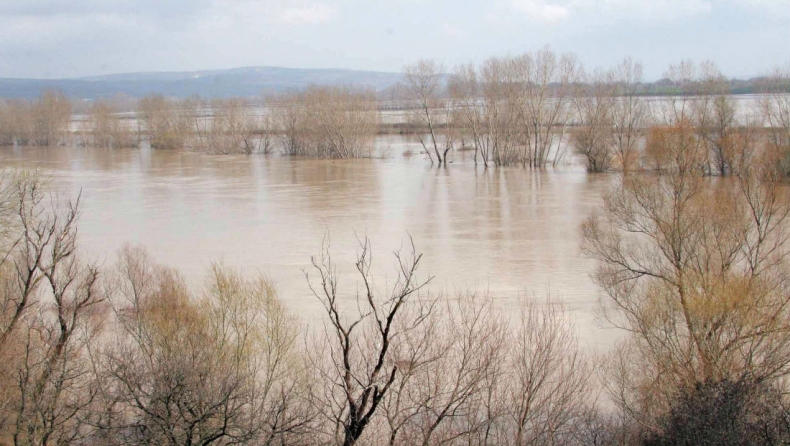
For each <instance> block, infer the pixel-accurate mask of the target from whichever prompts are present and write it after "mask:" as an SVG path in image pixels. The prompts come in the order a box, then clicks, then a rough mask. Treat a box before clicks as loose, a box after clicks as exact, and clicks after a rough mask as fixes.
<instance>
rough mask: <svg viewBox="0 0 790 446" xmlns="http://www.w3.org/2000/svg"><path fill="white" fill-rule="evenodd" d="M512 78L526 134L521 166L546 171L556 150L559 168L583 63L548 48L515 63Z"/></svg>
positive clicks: (521, 58)
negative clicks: (571, 98) (571, 105)
mask: <svg viewBox="0 0 790 446" xmlns="http://www.w3.org/2000/svg"><path fill="white" fill-rule="evenodd" d="M509 65H510V76H511V79H512V82H513V83H514V86H515V87H516V88H515V91H514V94H515V95H516V96H515V97H516V98H517V103H518V106H519V109H518V111H519V115H518V118H519V121H520V123H521V130H522V131H523V132H524V143H525V145H524V150H523V153H522V156H521V163H522V164H524V165H525V166H526V165H529V166H530V167H545V166H546V165H547V164H548V162H549V157H550V156H551V154H552V148H554V147H555V146H556V148H554V150H553V154H554V158H553V160H552V164H553V165H554V166H556V165H557V164H558V163H559V162H560V160H561V159H562V155H563V137H564V135H565V130H566V128H567V125H568V120H569V117H570V113H571V109H570V107H569V104H568V101H569V99H570V96H571V95H572V94H573V83H574V82H575V81H576V77H577V75H578V70H579V62H578V61H577V59H576V57H575V56H573V55H572V54H563V55H560V56H558V55H557V54H556V53H554V52H553V51H551V50H550V49H548V48H546V49H544V50H541V51H539V52H536V53H534V54H530V53H528V54H524V55H522V56H520V57H517V58H515V59H512V60H511V61H510V63H509Z"/></svg>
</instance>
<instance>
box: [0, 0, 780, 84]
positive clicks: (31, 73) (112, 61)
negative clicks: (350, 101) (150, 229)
mask: <svg viewBox="0 0 790 446" xmlns="http://www.w3.org/2000/svg"><path fill="white" fill-rule="evenodd" d="M783 11H789V12H786V14H790V0H750V1H747V0H721V1H718V0H717V1H714V0H493V1H487V2H482V1H481V2H457V1H455V0H390V1H388V2H370V1H363V0H191V1H186V0H158V1H157V0H68V1H66V0H3V1H2V2H0V77H76V76H82V75H91V74H105V73H112V72H125V71H159V70H193V69H207V68H228V67H233V66H250V65H276V66H293V67H344V68H358V69H373V70H376V69H378V70H389V71H395V70H399V69H400V67H401V66H402V65H403V64H404V63H406V62H409V61H412V60H414V59H416V58H420V57H429V58H436V59H439V60H441V61H442V62H444V63H445V64H446V65H448V66H453V65H454V64H457V63H465V62H470V61H480V60H482V59H484V58H486V57H488V56H494V55H501V54H513V53H518V52H522V51H528V50H534V49H537V48H540V47H542V46H543V45H545V44H549V45H551V46H552V47H554V48H555V49H557V50H560V51H574V52H577V53H578V54H579V55H580V57H581V58H582V60H583V61H584V62H585V63H586V64H588V65H607V64H611V63H614V62H615V61H616V60H618V59H620V58H622V57H624V56H627V55H631V56H634V57H636V58H639V59H642V60H643V61H644V62H645V65H646V68H647V73H646V74H647V75H648V76H650V77H653V78H655V77H658V76H660V74H661V72H662V71H663V70H664V68H666V65H667V64H668V63H671V62H676V61H678V60H680V59H681V58H685V57H691V58H694V59H698V60H701V59H705V58H713V59H714V60H716V61H717V62H718V63H719V65H720V66H721V67H722V68H723V69H724V70H726V71H727V72H728V73H730V74H734V75H745V74H759V73H762V72H765V71H767V70H768V69H769V68H770V67H771V66H773V65H775V64H778V63H783V62H786V61H788V60H790V50H789V49H788V47H787V46H786V45H780V44H779V43H780V42H781V41H783V40H786V38H787V35H790V24H788V23H790V22H789V21H788V20H786V18H787V17H790V15H787V16H782V14H783ZM782 36H784V37H782ZM754 48H760V51H754Z"/></svg>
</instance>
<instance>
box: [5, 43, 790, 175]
mask: <svg viewBox="0 0 790 446" xmlns="http://www.w3.org/2000/svg"><path fill="white" fill-rule="evenodd" d="M663 82H664V83H666V84H667V89H668V90H667V91H672V92H675V93H676V94H668V95H665V96H662V98H661V99H660V100H657V101H651V100H649V98H647V97H645V96H644V88H645V85H646V84H645V82H644V80H643V75H642V65H641V64H640V63H639V62H636V61H634V60H633V59H625V60H623V61H622V62H621V63H619V64H618V65H617V66H616V67H614V68H612V69H609V70H600V69H599V70H593V71H586V70H585V69H584V67H583V66H582V65H581V63H580V62H579V61H578V59H577V57H576V56H575V55H573V54H557V53H555V52H553V51H551V50H549V49H544V50H541V51H537V52H533V53H526V54H523V55H520V56H514V57H498V58H491V59H489V60H487V61H485V62H483V63H481V64H478V65H475V64H468V65H462V66H459V67H457V68H456V69H455V70H453V71H452V72H447V70H446V69H445V68H444V67H443V66H442V65H441V64H438V63H436V62H435V61H429V60H421V61H418V62H416V63H414V64H411V65H407V66H406V67H404V76H403V82H402V84H401V85H400V86H399V87H398V88H396V89H395V90H397V91H398V93H397V97H398V98H399V99H400V101H401V103H402V105H404V106H405V114H404V116H403V122H398V123H394V124H392V123H391V124H387V125H386V126H384V125H382V124H381V116H380V115H381V113H380V111H379V109H380V108H382V104H381V103H380V101H379V98H377V96H376V93H375V92H373V91H369V90H365V89H361V88H356V87H353V86H313V87H309V88H308V89H306V90H304V91H294V92H286V93H282V94H279V95H275V96H269V97H266V98H263V99H262V103H263V106H262V107H261V106H260V101H258V102H259V103H256V104H253V103H252V102H251V101H250V100H249V99H243V98H231V99H216V100H205V99H202V98H199V97H193V98H188V99H185V100H175V99H170V98H165V97H162V96H159V95H150V96H147V97H145V98H142V99H140V100H139V101H138V102H137V104H136V107H135V110H133V111H134V112H135V113H126V114H122V113H120V112H121V111H122V108H121V106H120V105H119V104H117V103H116V102H117V101H113V100H98V101H95V102H92V103H89V104H81V105H82V107H81V108H83V109H84V110H83V111H82V112H81V113H80V114H79V115H78V117H79V118H80V119H77V120H75V121H76V122H72V121H71V119H70V117H71V116H72V115H71V112H72V109H73V106H72V104H70V102H69V101H68V99H67V98H65V97H64V96H63V95H62V94H60V93H57V92H45V93H44V94H42V96H41V97H40V98H39V99H37V100H35V101H22V100H11V101H2V102H0V144H2V145H13V144H18V145H59V144H71V143H76V144H80V145H86V146H96V147H137V146H138V145H139V144H140V142H141V141H143V140H146V141H148V142H149V143H150V144H151V146H152V147H154V148H161V149H189V150H196V151H204V152H209V153H218V154H226V153H244V154H252V153H271V152H273V151H275V150H278V151H279V152H281V153H283V154H285V155H289V156H300V157H320V158H358V157H367V156H370V155H371V152H372V149H373V144H374V138H375V136H376V135H377V134H379V133H382V132H386V131H392V130H397V131H400V132H401V133H406V134H409V135H411V137H413V138H414V139H415V140H416V141H417V142H419V143H420V145H421V146H422V153H423V154H424V156H425V157H426V158H427V159H428V160H430V162H431V163H437V164H440V165H443V164H445V163H446V162H447V160H448V157H450V156H452V155H453V153H454V152H456V151H459V150H468V151H470V152H472V156H473V158H474V161H475V163H478V162H479V163H481V164H483V165H484V166H512V165H521V166H526V167H533V168H542V167H546V166H549V165H551V166H557V165H559V164H561V163H563V162H564V161H565V160H567V159H568V158H569V157H570V156H574V155H578V156H579V157H580V158H581V159H582V160H583V162H584V164H585V166H586V167H587V169H588V171H590V172H605V171H608V170H610V169H618V170H622V171H628V170H635V169H636V170H643V169H649V168H651V166H648V165H647V158H645V157H644V154H645V152H646V151H647V150H650V148H651V147H653V146H655V145H657V144H658V145H660V144H661V143H660V140H661V139H662V138H663V137H664V135H665V134H667V133H672V132H676V131H677V130H678V128H677V127H678V126H691V127H693V128H694V133H695V134H694V139H696V140H697V141H698V143H699V144H702V145H705V146H706V148H707V151H708V153H707V155H706V159H705V160H704V162H702V164H701V165H700V166H699V168H700V169H703V170H704V171H705V172H706V173H707V174H708V175H729V174H731V173H732V172H731V171H732V168H733V167H732V165H733V163H734V162H735V158H737V157H738V156H741V155H742V152H745V151H749V152H752V151H757V152H763V151H774V152H778V153H780V154H782V157H783V158H788V159H790V142H789V141H790V118H788V116H790V95H789V94H790V72H788V71H787V70H784V71H783V70H779V69H777V70H775V71H774V72H773V73H771V74H770V75H768V76H765V77H763V78H761V79H760V80H759V88H758V91H759V92H760V93H761V94H760V95H759V96H757V97H756V98H755V99H754V101H755V107H753V109H748V110H747V109H745V108H744V107H743V106H739V102H738V101H737V99H736V98H734V97H733V96H732V95H731V94H730V93H731V81H730V80H728V79H727V78H726V77H725V76H724V75H722V73H721V72H720V71H719V70H718V69H717V68H716V67H715V65H714V64H712V63H710V62H705V63H702V64H700V65H696V64H694V63H692V62H690V61H685V62H682V63H680V64H678V65H675V66H671V67H670V68H669V70H668V71H667V73H666V74H665V79H664V81H663ZM670 87H671V88H670ZM393 94H394V93H393ZM782 163H783V168H784V169H785V170H786V171H787V172H788V173H790V161H788V160H783V161H782Z"/></svg>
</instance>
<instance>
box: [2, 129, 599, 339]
mask: <svg viewBox="0 0 790 446" xmlns="http://www.w3.org/2000/svg"><path fill="white" fill-rule="evenodd" d="M379 146H380V149H381V150H380V151H381V152H382V153H385V154H387V155H388V156H386V157H384V158H382V159H361V160H348V161H331V160H306V159H289V158H284V157H279V156H243V155H239V156H230V155H222V156H213V155H204V154H195V153H186V152H174V151H152V150H148V149H135V150H103V149H92V148H66V147H56V148H24V149H20V148H4V149H2V151H0V164H1V165H2V166H4V167H25V168H38V169H40V170H41V171H43V172H44V173H45V174H46V175H47V176H48V177H49V178H50V179H51V187H52V188H53V189H54V190H55V191H57V192H58V193H59V194H61V195H63V196H66V195H75V194H77V193H78V192H79V191H82V196H83V199H84V206H83V214H82V218H81V226H80V231H81V232H80V235H81V247H82V249H83V250H84V251H85V252H86V254H87V255H89V256H91V257H94V258H97V259H99V261H101V262H104V263H105V264H106V265H108V266H109V265H111V264H112V263H113V262H114V261H115V258H116V253H117V250H118V249H119V248H120V247H121V246H122V245H123V244H125V243H132V244H141V245H144V246H145V247H147V248H148V250H149V251H150V253H151V254H152V255H153V256H154V258H156V259H157V260H158V261H160V262H162V263H165V264H167V265H171V266H175V267H177V268H179V269H180V270H181V271H183V272H184V274H185V275H186V276H187V277H188V278H190V279H199V278H202V277H203V274H204V273H205V271H206V269H207V267H208V265H209V264H210V262H212V261H220V260H221V261H223V262H224V263H226V264H228V265H230V266H234V267H238V268H241V269H243V270H244V271H245V272H248V273H256V272H261V273H263V274H266V275H268V276H270V277H271V278H273V279H274V281H275V282H276V285H277V289H278V292H279V294H280V297H281V299H282V300H283V301H285V302H286V303H287V305H288V306H289V307H290V308H292V309H293V310H294V311H296V312H297V313H299V314H301V315H302V317H304V318H306V319H310V318H311V317H314V316H315V315H316V314H317V310H318V308H319V307H318V302H317V301H316V300H315V298H314V297H312V296H311V294H310V291H309V288H308V287H307V283H306V281H305V277H304V273H303V270H305V269H307V268H309V266H310V256H311V255H313V254H317V253H319V252H320V250H321V246H322V241H323V240H324V238H325V236H327V235H328V236H329V239H330V241H331V251H332V253H333V254H334V255H335V260H336V261H337V262H338V266H339V272H340V273H341V274H343V276H342V279H341V280H342V283H341V285H344V286H345V288H344V289H345V292H346V293H347V294H348V295H349V296H350V295H353V293H354V290H355V284H356V281H357V278H356V277H355V276H354V275H353V273H354V271H353V264H352V261H353V259H354V256H355V253H356V252H357V247H358V245H357V242H356V238H357V237H359V238H363V237H365V236H367V237H369V238H370V239H371V241H372V244H373V250H374V266H375V271H376V277H377V285H378V286H379V288H383V287H385V286H386V285H387V284H390V285H391V284H392V281H393V280H394V279H395V273H394V270H393V269H392V267H393V258H392V256H391V253H392V251H394V250H396V249H398V248H399V247H401V246H402V245H405V244H407V243H408V237H409V235H411V237H413V239H414V243H415V245H416V247H417V250H418V251H419V252H422V253H423V254H424V264H423V265H422V268H421V271H422V276H423V277H424V278H426V277H428V276H434V279H433V281H432V282H431V284H430V291H431V292H432V293H441V294H444V295H447V296H452V295H454V294H456V293H457V292H460V291H463V290H467V289H476V290H481V291H482V290H488V291H489V292H490V293H492V294H493V295H495V296H496V299H497V301H498V302H501V303H502V305H504V306H505V308H508V307H509V306H510V305H513V307H514V308H515V302H516V301H517V300H518V299H523V298H525V297H532V296H534V297H537V298H541V299H542V298H544V297H545V296H547V295H549V294H550V295H551V296H553V297H556V298H557V299H560V300H562V301H563V302H565V303H566V305H567V307H568V308H570V309H572V310H574V314H575V316H576V320H577V324H578V326H579V329H580V335H581V336H582V338H584V339H585V340H586V341H588V342H589V343H592V344H596V345H604V344H606V343H607V342H608V339H610V338H611V336H612V333H611V332H610V330H603V329H602V328H600V327H599V326H598V325H597V324H596V323H595V322H594V309H595V307H596V303H597V300H598V297H599V291H598V289H597V288H596V286H595V285H594V284H593V283H592V281H591V279H590V276H589V274H590V272H591V271H592V270H593V268H594V263H593V262H592V261H590V260H589V259H585V258H584V257H582V255H581V253H580V249H579V225H580V223H581V221H582V220H583V219H584V218H585V217H586V216H588V215H590V213H591V212H593V211H594V210H595V209H596V208H599V207H600V205H601V196H602V193H603V192H604V191H605V190H606V189H607V188H608V187H609V184H610V182H611V180H612V176H608V175H602V176H595V175H587V174H586V173H585V172H584V170H583V169H582V168H580V167H563V168H562V169H558V170H552V169H548V170H545V171H531V170H528V169H522V168H500V169H496V168H489V169H487V170H486V169H484V168H482V167H481V166H475V165H474V164H473V163H472V162H471V161H470V160H458V159H457V160H456V162H455V163H453V164H450V165H449V166H447V167H446V168H436V167H431V166H430V164H429V163H428V162H427V161H425V160H423V159H422V157H421V156H418V155H415V156H412V157H404V156H402V153H403V152H404V151H405V150H414V151H415V152H417V149H416V147H414V146H413V145H412V144H410V143H408V142H406V141H402V140H398V139H397V138H387V139H381V140H380V141H379ZM456 158H461V157H459V156H456Z"/></svg>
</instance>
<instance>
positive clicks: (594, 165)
mask: <svg viewBox="0 0 790 446" xmlns="http://www.w3.org/2000/svg"><path fill="white" fill-rule="evenodd" d="M582 85H583V86H582V87H580V88H579V91H578V92H577V94H576V95H575V98H574V99H573V111H574V115H575V118H576V122H575V123H576V124H577V126H578V127H577V128H576V129H574V131H573V132H572V133H571V142H572V144H573V147H574V149H575V150H576V153H578V154H580V155H582V156H584V158H585V160H586V162H587V171H588V172H605V171H607V170H609V166H610V164H611V162H612V158H613V157H614V154H615V153H614V149H615V136H614V132H613V129H614V116H613V115H614V102H615V98H614V94H613V93H614V92H613V91H612V86H611V84H610V83H609V80H608V79H607V77H606V76H605V75H604V74H603V73H596V74H593V75H591V76H585V77H584V82H583V84H582Z"/></svg>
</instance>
